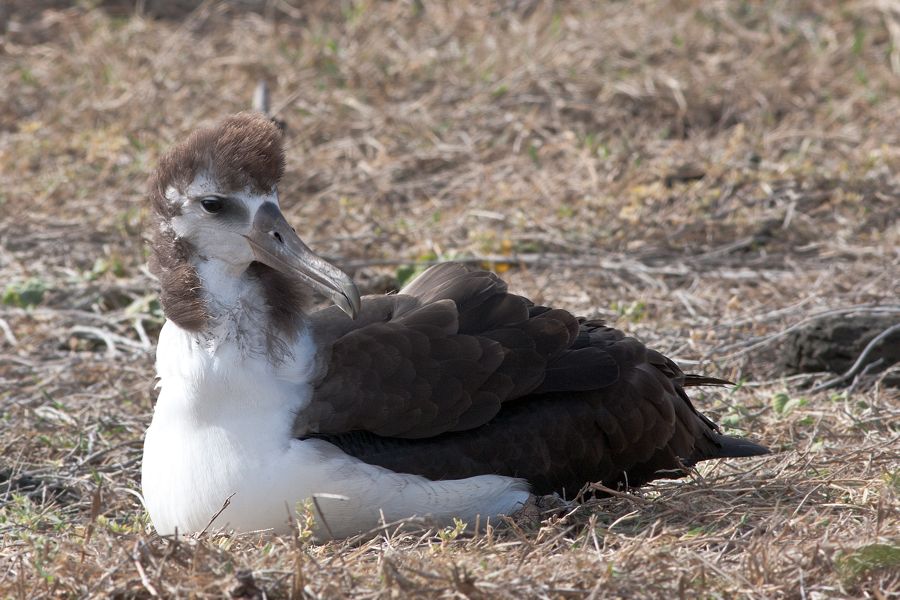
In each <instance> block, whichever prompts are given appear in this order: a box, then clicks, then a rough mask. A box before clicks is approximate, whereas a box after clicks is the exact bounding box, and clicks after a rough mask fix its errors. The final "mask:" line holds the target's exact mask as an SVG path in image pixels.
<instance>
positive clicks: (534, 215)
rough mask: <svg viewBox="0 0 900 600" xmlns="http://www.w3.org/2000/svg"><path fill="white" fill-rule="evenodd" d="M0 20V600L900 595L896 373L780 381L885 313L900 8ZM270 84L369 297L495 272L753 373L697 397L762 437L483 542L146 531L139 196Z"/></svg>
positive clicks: (322, 7) (236, 13)
mask: <svg viewBox="0 0 900 600" xmlns="http://www.w3.org/2000/svg"><path fill="white" fill-rule="evenodd" d="M3 4H4V7H3V8H0V17H3V16H5V17H6V19H8V20H7V22H6V23H5V25H6V31H5V33H3V35H2V37H0V81H2V82H3V84H2V85H0V292H2V293H3V298H4V303H3V304H2V305H0V597H4V598H5V597H11V598H42V597H50V596H54V597H89V596H107V595H109V596H114V597H123V598H124V597H147V596H153V595H156V594H159V595H162V596H176V595H180V596H188V595H190V596H193V597H218V596H221V595H223V594H225V593H232V594H233V595H235V596H243V597H248V598H249V597H254V598H259V597H262V594H263V593H265V594H266V595H267V597H282V596H293V597H295V598H298V597H301V596H304V595H307V596H311V597H336V596H342V595H348V596H358V597H376V596H378V597H382V596H383V597H433V596H441V597H471V598H474V597H510V598H512V597H551V598H556V597H572V598H580V597H674V596H676V595H679V596H681V597H697V596H703V597H723V598H732V597H753V598H759V597H770V598H783V597H790V598H831V597H843V596H857V597H859V596H865V597H874V598H884V597H887V596H890V595H897V593H898V592H897V591H898V589H900V575H898V574H900V557H898V554H900V515H898V497H900V429H898V423H900V398H898V392H897V390H896V389H891V388H887V387H885V386H884V385H883V381H882V380H881V379H879V378H878V377H868V378H864V379H861V380H859V381H857V382H856V385H855V387H854V388H853V389H852V390H843V391H841V390H837V391H835V390H831V391H823V392H817V393H809V392H808V389H809V388H808V386H809V384H811V383H813V382H815V381H821V380H823V378H824V377H825V376H824V375H823V376H816V375H804V376H799V377H790V378H788V377H785V376H784V375H783V374H781V373H779V372H778V371H777V369H776V366H775V365H776V361H775V358H776V356H777V353H778V350H779V344H778V342H779V339H780V338H779V337H778V334H779V332H783V331H784V330H785V329H787V328H788V327H789V326H791V325H794V324H796V323H799V322H801V321H803V320H804V319H809V318H810V317H813V316H815V315H817V314H820V313H823V312H825V311H829V310H831V311H834V310H839V309H840V310H844V311H845V312H848V313H849V312H851V311H869V312H871V311H872V310H874V309H873V307H880V309H879V310H881V312H888V313H893V314H897V313H898V312H900V305H898V297H900V283H898V282H900V254H898V245H900V226H898V221H900V219H898V216H900V214H898V213H900V208H898V206H900V200H898V196H900V179H898V177H897V176H896V173H897V171H898V167H900V150H898V148H900V143H898V142H900V139H898V138H900V129H898V128H897V123H898V122H900V12H898V11H897V9H896V7H895V6H894V5H893V4H891V3H888V2H880V1H872V2H856V3H840V2H835V3H830V4H827V3H820V2H797V1H794V0H782V1H777V0H776V1H773V2H768V3H765V4H762V3H731V2H724V1H722V2H686V1H681V2H676V3H656V2H650V1H646V2H635V3H588V2H584V3H565V4H563V3H559V4H555V5H554V4H545V3H540V2H530V1H527V0H526V1H520V2H512V1H510V2H500V3H486V4H489V6H487V7H484V8H479V7H476V6H474V5H473V4H470V3H466V2H462V3H450V2H448V3H445V4H437V3H424V4H423V3H419V2H415V1H409V2H398V3H385V2H375V1H374V0H359V1H355V2H351V1H349V0H345V1H342V2H335V3H329V2H324V1H321V2H305V3H302V5H303V8H302V9H297V8H292V6H291V4H289V3H288V2H286V1H285V0H272V1H271V2H268V3H265V4H264V5H263V6H262V7H261V8H260V9H259V10H258V11H256V12H253V11H248V10H245V6H244V5H247V4H253V3H251V2H244V3H237V4H238V8H234V6H232V8H228V7H226V6H224V5H221V4H215V3H205V4H203V5H202V6H201V7H200V8H197V9H196V10H193V11H188V12H184V11H182V12H179V10H180V8H179V7H182V6H184V5H185V4H188V3H185V2H165V1H164V0H158V1H152V0H148V1H147V2H146V3H145V4H144V5H145V6H146V8H147V10H148V11H156V12H155V14H150V15H145V16H144V17H141V16H134V15H133V14H131V13H130V12H129V11H127V10H124V9H122V8H121V5H123V4H127V3H123V2H108V3H107V2H101V3H100V4H101V6H100V8H89V7H88V5H95V4H97V3H96V2H82V3H80V6H79V7H77V8H60V7H54V5H55V4H58V5H60V6H63V3H54V2H43V3H37V4H39V5H46V7H47V8H46V10H38V9H36V8H35V3H30V2H26V1H24V0H16V1H14V2H11V3H10V2H4V3H3ZM293 4H297V5H300V4H301V3H299V2H294V3H293ZM4 10H5V11H6V14H5V15H3V14H2V13H3V11H4ZM155 15H161V16H162V18H156V16H155ZM3 24H4V22H3V20H0V27H2V26H3ZM260 77H266V78H269V79H270V80H271V81H272V83H273V94H274V100H275V105H276V106H277V107H280V116H281V118H283V119H284V120H286V121H287V123H288V128H289V131H288V147H289V155H288V173H289V174H288V176H287V179H286V181H285V182H284V185H283V186H282V197H283V202H284V204H285V206H286V212H287V213H288V216H289V218H290V219H291V220H292V221H293V222H294V223H295V224H296V225H297V227H298V230H299V231H301V233H303V234H304V235H305V237H306V239H307V240H308V241H309V242H310V243H311V245H313V246H314V247H315V248H317V249H318V250H320V251H322V252H323V253H324V254H326V255H329V256H332V257H334V258H335V259H336V261H337V262H338V263H340V264H343V265H344V266H345V267H346V268H347V269H348V270H349V271H351V272H353V273H354V275H355V277H356V278H357V279H358V280H359V281H361V282H363V285H364V286H365V287H368V288H369V289H370V290H379V289H383V288H386V287H390V286H392V285H395V284H396V279H397V278H398V277H399V278H403V277H404V276H406V275H407V273H408V271H409V267H410V266H414V265H415V264H416V263H417V262H422V261H431V260H442V259H450V258H460V257H466V258H473V257H474V259H475V260H482V259H484V260H485V262H487V263H488V265H489V266H492V267H493V268H496V269H497V270H498V271H501V272H504V274H505V277H507V278H508V280H509V281H510V282H511V284H512V285H513V287H514V288H516V289H517V290H520V291H522V292H525V293H527V294H529V295H531V296H533V297H535V298H536V299H538V300H540V301H542V302H549V303H553V304H558V305H561V306H565V307H568V308H571V309H573V310H574V311H577V312H579V313H582V314H592V315H600V316H603V317H605V318H608V319H610V320H612V321H614V322H615V323H616V324H617V325H618V326H620V327H623V328H626V329H628V330H629V331H631V332H633V333H635V334H637V335H639V336H640V337H641V338H642V339H644V340H645V341H647V342H650V343H652V344H654V345H655V346H656V347H658V348H660V349H661V350H664V351H666V352H668V353H670V354H671V355H673V356H674V357H676V358H677V359H679V360H681V361H682V362H683V364H685V365H688V366H690V367H691V368H692V369H696V370H703V371H705V372H708V373H711V374H716V375H719V376H725V377H730V378H732V379H734V380H736V381H741V382H742V383H743V385H741V386H739V387H738V388H737V389H735V390H731V391H706V392H704V393H702V394H700V395H699V397H698V400H697V402H698V404H699V405H700V406H701V407H702V408H703V409H704V410H705V411H707V412H708V413H710V414H712V415H714V416H715V417H716V418H717V419H718V420H719V421H720V422H723V423H725V424H726V425H727V426H728V427H729V428H732V429H737V430H740V431H744V432H751V433H752V435H753V436H754V438H756V439H760V440H762V441H764V442H765V443H767V444H769V445H770V446H771V447H772V448H773V449H775V450H776V451H777V452H778V453H777V454H775V455H773V456H771V457H767V458H762V459H757V460H747V461H733V462H728V463H722V464H718V465H707V466H704V467H703V468H701V470H700V472H699V473H697V475H696V476H695V477H694V478H692V479H691V480H690V481H687V482H682V483H672V482H668V483H667V482H663V483H661V484H658V485H655V486H652V487H650V488H648V489H647V490H645V491H641V492H639V493H637V494H626V495H622V496H615V497H611V498H609V499H605V500H596V501H592V502H589V503H586V504H584V505H581V506H578V507H576V508H574V509H573V511H571V512H570V513H569V514H567V515H565V516H563V517H562V518H558V517H553V518H551V519H549V520H547V521H545V522H544V523H543V524H542V525H540V526H527V525H519V524H505V525H503V524H501V525H499V526H498V527H496V528H495V529H492V530H491V531H490V532H489V533H487V534H481V535H477V536H474V537H473V536H466V535H458V532H456V531H453V530H444V531H437V532H434V531H433V532H431V533H426V534H423V533H421V532H419V533H396V532H394V530H393V529H391V528H388V529H386V530H385V531H383V532H381V533H379V534H378V535H377V536H376V537H375V538H374V539H371V540H368V541H360V540H356V541H352V542H342V543H331V544H326V545H315V544H313V543H311V542H310V541H309V540H307V539H305V538H304V537H303V536H301V535H298V536H297V538H296V539H285V538H262V539H257V538H254V537H252V536H247V537H228V536H207V537H204V538H203V539H200V540H185V541H181V542H178V543H175V542H172V541H169V540H163V539H159V538H158V537H156V536H155V535H154V534H153V533H152V531H151V528H150V527H149V525H148V522H147V518H146V516H145V515H144V513H143V512H142V510H141V507H140V504H139V501H138V499H137V498H136V495H135V491H136V490H138V489H139V482H138V472H139V464H140V453H141V438H142V432H143V429H144V427H145V426H146V425H147V423H148V421H149V417H150V413H151V410H152V402H153V397H154V395H153V391H152V385H153V369H152V360H153V359H152V352H153V340H154V338H155V335H156V332H157V331H158V329H159V326H160V324H161V319H160V313H159V310H158V304H157V302H156V299H155V298H156V296H155V294H154V289H155V286H154V283H153V281H152V280H151V279H150V277H149V276H148V275H147V274H146V271H145V269H144V267H143V265H144V262H145V253H146V250H145V246H144V244H143V242H142V238H141V228H142V224H143V221H144V219H145V216H146V208H145V207H144V205H143V204H142V193H143V188H144V181H145V177H146V176H147V173H148V172H149V171H150V170H151V169H152V168H153V166H154V164H155V161H156V159H157V157H158V156H159V154H160V152H161V151H162V150H163V149H164V148H165V147H167V146H168V145H169V144H170V143H171V142H172V141H173V140H175V139H177V138H178V137H179V136H181V135H184V134H185V132H187V131H189V130H191V129H192V128H194V127H195V126H197V125H200V124H206V123H209V122H211V121H213V120H215V119H218V118H220V117H221V116H222V115H225V114H228V113H231V112H234V111H237V110H240V109H243V108H245V107H246V106H247V105H248V102H249V98H250V94H251V91H252V89H253V86H254V84H255V82H256V80H257V79H258V78H260ZM689 171H693V174H694V175H698V176H699V175H701V174H702V175H703V176H702V178H701V179H696V180H682V179H681V178H679V177H678V174H688V175H690V174H691V173H689ZM667 184H669V185H667ZM17 305H18V306H17ZM692 361H699V364H698V363H697V362H692ZM777 394H785V395H786V396H780V397H779V398H778V399H777V400H776V401H774V402H773V398H775V397H776V395H777ZM786 401H787V403H786V405H785V402H786ZM241 570H250V574H249V575H247V574H246V573H244V574H241V575H240V576H239V575H238V573H239V572H240V571H241ZM239 581H243V587H240V586H239Z"/></svg>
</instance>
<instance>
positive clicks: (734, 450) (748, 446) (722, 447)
mask: <svg viewBox="0 0 900 600" xmlns="http://www.w3.org/2000/svg"><path fill="white" fill-rule="evenodd" d="M716 445H717V446H718V447H717V448H716V450H715V454H714V456H709V457H705V458H739V457H742V456H762V455H763V454H771V453H772V451H771V450H769V449H768V448H766V447H765V446H762V445H760V444H757V443H755V442H751V441H750V440H747V439H744V438H736V437H731V436H730V435H717V436H716Z"/></svg>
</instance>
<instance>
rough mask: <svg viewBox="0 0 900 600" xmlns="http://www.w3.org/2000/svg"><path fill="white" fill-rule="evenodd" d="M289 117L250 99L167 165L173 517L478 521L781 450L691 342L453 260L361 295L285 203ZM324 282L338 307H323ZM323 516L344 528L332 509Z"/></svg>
mask: <svg viewBox="0 0 900 600" xmlns="http://www.w3.org/2000/svg"><path fill="white" fill-rule="evenodd" d="M283 171H284V153H283V150H282V143H281V134H280V132H279V130H278V129H277V128H276V126H275V125H273V124H272V123H271V122H270V121H268V120H267V119H265V118H263V117H262V116H260V115H258V114H251V113H241V114H237V115H235V116H232V117H230V118H228V119H226V120H224V121H223V122H222V123H221V124H219V125H218V126H217V127H215V128H211V129H201V130H198V131H195V132H194V133H193V134H192V135H190V136H189V137H188V138H187V139H186V140H184V141H183V142H182V143H180V144H178V145H176V146H175V147H174V148H172V149H171V150H170V151H169V152H168V153H167V154H166V155H165V156H164V157H163V158H162V159H161V161H160V164H159V167H158V169H157V170H156V172H155V174H154V176H153V177H152V178H151V185H150V200H151V203H152V210H153V214H154V215H155V225H154V232H153V241H152V250H153V253H152V261H151V267H152V269H153V271H154V273H155V274H156V275H157V277H158V278H159V281H160V285H161V296H160V298H161V303H162V306H163V309H164V311H165V314H166V317H167V321H166V323H165V325H164V326H163V328H162V331H161V333H160V337H159V345H158V348H157V360H156V368H157V373H158V377H159V384H158V386H159V388H160V392H159V398H158V400H157V402H156V407H155V410H154V414H153V421H152V423H151V425H150V427H149V429H148V430H147V435H146V439H145V442H144V459H143V467H142V487H143V498H144V502H145V505H146V508H147V510H148V511H149V513H150V517H151V519H152V521H153V525H154V526H155V528H156V530H157V531H158V532H159V533H160V534H172V533H174V532H175V531H179V532H183V533H190V532H196V531H200V530H203V529H204V528H205V527H206V526H207V525H208V524H209V522H210V519H211V518H212V517H213V516H214V515H215V514H216V513H217V512H218V511H219V510H220V509H221V508H222V506H223V503H224V502H225V500H226V499H230V501H229V503H228V505H227V508H225V510H224V511H222V512H221V514H220V515H219V516H218V517H217V519H216V520H215V523H214V526H215V527H216V528H219V527H224V528H227V529H234V530H237V531H253V530H263V529H273V530H275V531H285V530H286V529H287V528H289V512H290V511H291V510H296V508H297V507H298V505H299V503H302V502H306V501H308V500H309V499H310V498H311V497H313V496H315V497H316V502H315V504H314V505H315V509H314V510H315V511H316V513H315V514H316V517H317V519H316V522H317V528H318V529H317V533H318V535H319V536H320V537H329V536H334V537H344V536H347V535H352V534H355V533H357V532H364V531H367V530H370V529H371V528H374V527H377V526H378V524H379V523H380V522H381V520H382V519H386V520H388V521H391V520H395V519H400V518H405V517H411V516H414V515H418V516H422V517H430V518H432V519H434V520H435V521H436V522H438V523H447V522H449V521H451V519H453V518H454V517H458V518H460V519H462V520H464V521H466V522H468V523H469V524H472V523H474V522H475V520H476V519H478V518H480V519H481V522H482V523H483V522H485V521H486V520H487V519H489V518H496V517H497V516H498V515H503V514H511V513H514V512H515V511H517V510H518V509H519V508H521V507H522V506H523V504H524V503H525V502H526V501H527V500H528V499H529V497H530V494H548V493H552V492H559V493H563V494H567V495H569V496H572V495H574V494H575V493H577V492H578V491H579V489H581V488H582V487H583V485H584V484H586V483H589V482H602V483H603V484H605V485H606V486H617V485H619V484H623V483H624V484H627V485H631V486H636V485H640V484H642V483H646V482H648V481H651V480H653V479H656V478H659V477H662V476H667V477H672V476H674V475H677V474H683V473H684V470H685V469H686V468H687V467H689V466H691V465H693V464H695V463H696V462H697V461H701V460H706V459H711V458H721V457H737V456H752V455H757V454H763V453H765V452H767V450H766V449H765V448H764V447H762V446H759V445H757V444H754V443H752V442H749V441H747V440H743V439H737V438H732V437H728V436H725V435H722V434H721V433H720V432H719V430H718V428H717V427H716V426H715V424H713V423H712V421H710V420H709V419H708V418H706V417H705V416H703V415H702V414H700V413H699V412H698V411H697V410H696V409H695V408H694V407H693V405H692V404H691V401H690V399H689V398H688V396H687V394H686V393H685V387H688V386H690V385H699V384H703V383H710V382H716V380H713V379H708V378H703V377H695V376H687V375H685V374H684V373H682V371H681V370H680V369H679V368H678V366H677V365H675V364H674V363H673V362H672V361H671V360H669V359H668V358H666V357H665V356H663V355H662V354H660V353H658V352H655V351H653V350H650V349H648V348H647V347H645V346H644V345H643V344H642V343H640V342H639V341H637V340H635V339H634V338H630V337H626V336H625V335H624V334H623V333H622V332H620V331H618V330H616V329H612V328H610V327H607V326H605V325H603V323H601V322H599V321H591V320H586V319H578V318H576V317H574V316H572V315H571V314H570V313H568V312H566V311H565V310H561V309H554V308H548V307H544V306H537V305H535V304H533V303H532V302H530V301H529V300H528V299H527V298H524V297H522V296H517V295H515V294H511V293H509V292H508V291H507V287H506V284H505V283H504V282H503V281H501V280H500V279H499V278H498V277H497V276H496V275H494V274H493V273H490V272H486V271H481V270H478V269H473V268H470V267H468V266H464V265H461V264H454V263H447V264H441V265H437V266H435V267H432V268H430V269H429V270H427V271H426V272H425V273H423V274H422V275H421V276H419V277H418V278H416V279H415V280H414V281H413V282H412V283H410V284H408V285H407V286H406V287H404V288H403V289H402V290H401V291H400V293H398V294H394V295H384V296H366V297H363V298H360V296H359V293H358V292H357V289H356V286H355V285H354V284H353V282H352V281H351V279H350V278H349V277H347V276H346V275H345V274H344V273H342V272H341V271H340V270H338V269H337V268H335V267H334V266H332V265H330V264H329V263H328V262H326V261H325V260H323V259H322V258H320V257H318V256H316V255H315V254H314V253H313V252H312V251H311V250H310V249H309V248H307V246H306V245H305V244H304V243H303V242H302V241H301V240H300V238H299V237H298V236H297V234H296V233H295V231H294V229H293V228H292V227H291V226H290V225H289V224H288V222H287V221H286V220H285V218H284V216H282V214H281V211H280V209H279V204H278V194H277V191H276V187H277V184H278V181H279V179H280V178H281V176H282V173H283ZM313 292H319V293H323V294H325V295H327V296H329V297H330V298H331V299H332V300H333V301H334V303H335V304H336V306H332V307H330V308H326V309H323V310H318V311H315V312H309V311H307V310H306V308H305V307H306V301H307V300H308V299H309V298H310V296H311V295H312V293H313ZM323 525H324V526H323Z"/></svg>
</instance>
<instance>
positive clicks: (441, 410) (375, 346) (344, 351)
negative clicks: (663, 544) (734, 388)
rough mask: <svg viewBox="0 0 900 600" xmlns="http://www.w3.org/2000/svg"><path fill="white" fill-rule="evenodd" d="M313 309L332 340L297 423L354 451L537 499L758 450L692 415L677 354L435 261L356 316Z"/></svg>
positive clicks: (407, 469)
mask: <svg viewBox="0 0 900 600" xmlns="http://www.w3.org/2000/svg"><path fill="white" fill-rule="evenodd" d="M337 315H338V313H337V312H334V311H332V312H323V313H318V314H317V316H316V319H314V326H315V329H314V331H315V333H316V336H317V338H316V339H317V340H318V341H319V343H320V344H321V345H323V346H324V347H326V348H330V349H331V352H330V354H326V355H325V357H326V363H327V367H326V368H325V369H323V373H322V375H321V377H320V379H319V381H318V383H317V384H316V386H315V389H314V393H313V400H312V403H311V406H310V410H309V411H305V413H304V415H306V416H307V417H308V419H309V420H307V421H305V422H304V423H303V427H306V428H305V429H304V428H303V427H298V428H297V433H298V435H301V436H302V435H310V434H311V435H315V436H317V437H322V438H324V439H327V440H329V441H331V442H332V443H334V444H336V445H337V446H339V447H341V448H342V449H343V450H344V451H345V452H347V453H349V454H351V455H354V456H357V457H358V458H360V459H362V460H364V461H366V462H369V463H372V464H377V465H381V466H383V467H386V468H388V469H391V470H394V471H397V472H403V473H415V474H419V475H424V476H426V477H429V478H432V479H448V478H449V479H456V478H461V477H469V476H473V475H480V474H485V473H496V474H503V475H510V476H515V477H524V478H525V479H527V480H528V481H529V482H530V483H531V484H532V486H533V487H534V490H535V491H537V492H539V493H545V492H551V491H563V490H564V491H566V492H567V493H569V494H570V495H571V494H574V493H575V492H577V491H578V490H579V489H580V488H581V487H582V486H583V485H584V484H585V483H587V482H592V481H601V482H603V483H605V484H606V485H609V486H612V485H616V484H618V483H624V482H627V483H629V484H631V485H640V484H642V483H644V482H646V481H650V480H652V479H655V478H658V477H660V476H662V475H663V474H664V473H666V474H669V475H671V474H672V472H673V471H680V472H683V470H684V467H686V466H689V465H691V464H693V463H695V462H697V461H699V460H704V459H708V458H717V457H724V456H751V455H755V454H761V453H765V452H766V449H765V448H763V447H762V446H758V445H756V444H753V443H752V442H747V441H744V440H738V439H735V438H730V437H727V436H723V435H721V434H720V433H719V431H718V429H717V428H716V426H715V425H714V424H713V423H712V421H710V420H709V419H707V418H706V417H704V416H703V415H701V414H700V413H699V412H697V411H696V409H695V408H694V407H693V405H692V404H691V402H690V399H689V398H688V396H687V394H686V393H685V391H684V387H685V385H692V384H701V383H723V382H722V381H721V380H715V379H711V378H696V377H692V378H688V377H686V376H685V374H684V373H683V372H682V371H681V369H679V368H678V366H677V365H675V363H673V362H672V361H671V360H669V359H668V358H666V357H665V356H663V355H662V354H660V353H658V352H656V351H653V350H650V349H648V348H646V347H645V346H644V345H643V344H642V343H640V342H639V341H637V340H635V339H633V338H629V337H626V336H625V335H624V334H623V333H622V332H621V331H618V330H616V329H612V328H609V327H606V326H605V325H603V323H602V322H598V321H588V320H583V319H582V320H577V321H576V320H575V319H574V318H573V317H572V316H571V315H570V314H569V313H567V312H565V311H560V310H554V309H549V308H546V307H542V306H534V305H532V304H531V303H530V302H529V301H528V300H526V299H524V298H521V297H519V296H515V295H512V294H509V293H508V292H507V290H506V286H505V285H504V284H503V282H502V281H500V280H499V279H498V278H497V277H496V276H494V275H493V274H490V273H486V272H483V271H475V270H472V269H469V268H466V267H463V266H461V265H454V264H448V265H440V266H439V267H435V268H433V269H431V270H429V271H427V272H426V273H425V274H423V275H422V276H421V277H420V278H419V279H417V280H416V281H415V282H413V284H411V285H410V286H409V287H407V288H406V289H405V290H404V291H403V293H402V294H400V295H397V296H390V297H378V298H372V299H367V300H366V301H365V302H364V304H363V315H362V316H361V320H360V321H359V322H351V321H350V320H349V319H347V318H344V317H340V316H337Z"/></svg>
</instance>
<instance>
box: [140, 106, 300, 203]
mask: <svg viewBox="0 0 900 600" xmlns="http://www.w3.org/2000/svg"><path fill="white" fill-rule="evenodd" d="M201 172H206V174H207V175H209V176H210V177H211V178H213V180H214V181H215V182H216V184H217V186H218V187H219V188H220V189H221V190H222V191H224V192H229V191H237V190H242V189H246V188H249V189H250V190H251V191H254V192H260V193H266V194H268V193H271V192H272V190H273V189H274V188H275V186H276V185H277V184H278V181H279V180H280V179H281V176H282V175H283V174H284V149H283V148H282V144H281V131H279V129H278V127H277V126H276V125H275V124H274V123H272V121H271V120H269V119H267V118H266V117H264V116H263V115H261V114H259V113H251V112H242V113H238V114H236V115H232V116H230V117H228V118H227V119H225V120H224V121H222V122H221V123H220V124H219V125H217V126H216V127H213V128H207V129H198V130H196V131H194V132H193V133H192V134H191V135H190V136H188V138H187V139H186V140H185V141H183V142H181V143H180V144H178V145H177V146H175V147H174V148H172V149H171V150H169V151H168V152H167V153H166V154H165V155H164V156H163V157H162V159H160V161H159V167H157V169H156V173H155V174H154V176H153V177H152V179H151V183H150V197H151V200H152V201H153V208H154V210H156V212H157V213H158V214H159V215H160V216H162V217H166V218H167V217H171V216H172V215H173V214H174V211H175V208H174V207H172V206H170V205H169V203H168V201H167V200H166V197H165V194H166V189H168V188H169V187H170V186H171V187H175V188H176V189H178V190H180V191H183V190H184V189H185V188H186V187H187V186H188V185H190V183H191V182H192V181H193V180H194V178H195V177H196V176H197V174H198V173H201Z"/></svg>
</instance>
